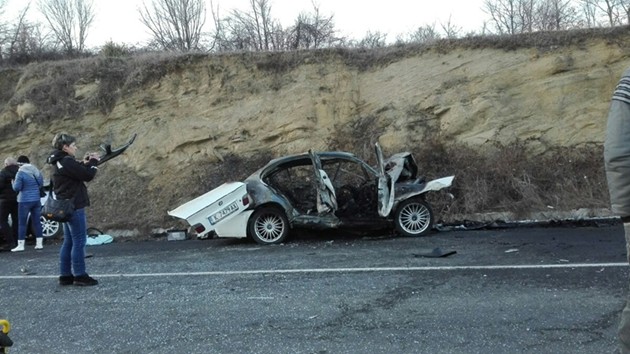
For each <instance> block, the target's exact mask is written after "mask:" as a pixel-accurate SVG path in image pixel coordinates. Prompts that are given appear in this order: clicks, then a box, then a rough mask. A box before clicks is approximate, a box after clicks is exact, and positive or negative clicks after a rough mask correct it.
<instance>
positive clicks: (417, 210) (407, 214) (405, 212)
mask: <svg viewBox="0 0 630 354" xmlns="http://www.w3.org/2000/svg"><path fill="white" fill-rule="evenodd" d="M430 219H431V214H430V213H429V209H427V208H426V207H425V206H424V205H422V204H420V203H412V204H408V205H406V206H405V207H404V208H403V209H402V210H401V211H400V216H399V220H400V226H401V227H402V229H403V230H405V232H407V233H410V234H414V235H417V234H420V233H422V232H423V231H424V230H426V229H427V227H429V220H430Z"/></svg>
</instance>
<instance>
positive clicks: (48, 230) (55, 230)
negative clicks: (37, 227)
mask: <svg viewBox="0 0 630 354" xmlns="http://www.w3.org/2000/svg"><path fill="white" fill-rule="evenodd" d="M39 221H40V223H41V224H42V236H44V237H45V238H50V237H57V236H59V235H61V233H62V232H63V227H62V225H61V223H60V222H58V221H52V220H48V219H46V218H45V217H43V216H42V217H40V218H39Z"/></svg>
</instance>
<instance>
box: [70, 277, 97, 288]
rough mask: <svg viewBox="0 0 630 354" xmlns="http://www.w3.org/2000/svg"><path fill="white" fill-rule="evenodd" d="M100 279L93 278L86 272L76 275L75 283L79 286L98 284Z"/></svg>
mask: <svg viewBox="0 0 630 354" xmlns="http://www.w3.org/2000/svg"><path fill="white" fill-rule="evenodd" d="M97 284H98V280H96V279H94V278H92V277H91V276H89V275H87V274H84V275H79V276H76V277H74V285H78V286H92V285H97Z"/></svg>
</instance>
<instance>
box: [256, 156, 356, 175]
mask: <svg viewBox="0 0 630 354" xmlns="http://www.w3.org/2000/svg"><path fill="white" fill-rule="evenodd" d="M315 154H316V155H317V156H319V158H320V159H321V160H329V159H338V158H341V159H348V160H355V161H359V160H360V159H359V158H357V157H356V155H355V154H353V153H350V152H345V151H324V152H315ZM304 159H307V160H308V161H309V163H310V159H311V158H310V156H309V154H308V152H304V153H301V154H295V155H287V156H282V157H277V158H275V159H273V160H271V161H269V162H268V163H267V164H266V165H265V166H264V167H262V168H261V169H259V170H258V171H256V172H255V173H254V174H255V175H263V174H267V172H268V171H270V170H273V169H275V168H277V167H278V166H279V165H285V164H288V165H289V166H291V162H295V164H296V165H298V164H299V163H298V162H300V161H302V160H304Z"/></svg>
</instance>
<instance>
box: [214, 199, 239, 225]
mask: <svg viewBox="0 0 630 354" xmlns="http://www.w3.org/2000/svg"><path fill="white" fill-rule="evenodd" d="M237 210H238V204H237V202H236V201H234V202H232V203H231V204H230V205H228V206H226V207H225V208H223V209H221V210H219V211H218V212H216V213H214V214H213V215H210V217H209V218H208V221H210V224H211V225H214V224H216V223H218V222H219V221H221V220H223V219H225V217H226V216H228V215H230V214H232V213H234V212H235V211H237Z"/></svg>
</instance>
